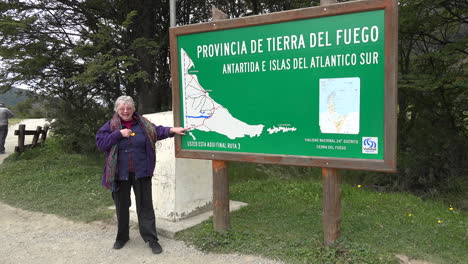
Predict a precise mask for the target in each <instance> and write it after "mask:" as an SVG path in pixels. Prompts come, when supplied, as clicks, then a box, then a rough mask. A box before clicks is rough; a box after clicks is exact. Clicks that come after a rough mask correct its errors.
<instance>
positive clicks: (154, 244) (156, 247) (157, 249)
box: [148, 241, 162, 254]
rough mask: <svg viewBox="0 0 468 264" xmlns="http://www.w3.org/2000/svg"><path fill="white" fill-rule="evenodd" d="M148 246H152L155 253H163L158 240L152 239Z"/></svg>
mask: <svg viewBox="0 0 468 264" xmlns="http://www.w3.org/2000/svg"><path fill="white" fill-rule="evenodd" d="M148 246H149V247H150V248H151V251H153V254H161V252H162V247H161V245H160V244H159V242H158V241H150V242H149V243H148Z"/></svg>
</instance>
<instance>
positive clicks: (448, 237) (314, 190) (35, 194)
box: [0, 138, 468, 264]
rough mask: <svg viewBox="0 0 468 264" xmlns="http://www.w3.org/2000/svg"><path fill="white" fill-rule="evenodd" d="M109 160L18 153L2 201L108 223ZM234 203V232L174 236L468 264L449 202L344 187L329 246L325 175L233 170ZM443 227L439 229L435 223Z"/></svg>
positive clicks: (234, 247)
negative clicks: (104, 178)
mask: <svg viewBox="0 0 468 264" xmlns="http://www.w3.org/2000/svg"><path fill="white" fill-rule="evenodd" d="M103 164H104V160H103V155H102V154H99V155H91V156H84V155H77V154H67V153H64V152H63V151H62V148H61V146H60V144H59V142H58V141H57V140H56V139H54V138H50V139H49V140H48V141H47V146H46V147H43V148H39V149H34V150H31V151H27V152H25V153H24V154H22V155H20V156H19V155H17V154H14V155H12V156H10V157H9V158H7V160H6V161H5V163H4V164H2V165H0V199H1V200H2V201H3V202H6V203H8V204H10V205H12V206H15V207H19V208H23V209H27V210H33V211H39V212H44V213H52V214H56V215H59V216H63V217H66V218H69V219H72V220H77V221H85V222H90V221H94V220H104V219H108V218H110V217H111V216H112V215H113V214H114V212H113V210H109V209H107V208H108V207H109V206H110V205H112V199H111V197H110V193H109V192H108V191H106V190H105V189H104V188H102V187H101V186H100V181H101V173H102V170H103ZM229 178H230V199H232V200H237V201H242V202H246V203H248V206H246V207H244V208H242V209H240V210H239V211H236V212H233V213H231V215H230V220H231V226H232V228H231V229H230V230H229V231H228V232H225V233H217V232H214V231H213V224H212V220H211V219H210V220H209V221H206V222H204V223H202V224H200V225H198V226H196V227H193V228H191V229H188V230H185V231H183V232H180V233H178V234H177V239H180V240H184V241H186V242H187V243H189V244H192V245H194V246H196V247H197V248H199V249H201V250H204V251H210V252H225V253H227V252H236V253H239V254H255V255H262V256H264V257H267V258H274V259H281V260H283V261H285V262H286V263H293V264H294V263H318V264H324V263H334V264H335V263H359V264H360V263H376V264H377V263H378V264H380V263H398V261H397V259H396V257H395V254H404V255H407V256H409V257H410V258H416V259H422V260H427V261H430V262H431V263H434V264H436V263H446V264H456V263H466V260H467V259H468V216H467V214H466V213H463V212H460V211H459V210H458V208H455V210H449V206H448V205H447V204H444V203H442V202H438V201H431V200H422V199H420V198H418V197H416V196H414V195H410V194H405V193H378V192H375V191H372V190H369V189H366V188H364V187H362V188H358V187H357V185H355V184H354V185H351V184H345V183H344V184H342V185H341V189H342V198H341V207H342V212H341V220H342V221H341V236H340V239H339V241H337V243H335V244H334V245H331V246H328V247H324V246H323V245H322V243H323V234H322V222H321V221H322V218H321V217H322V216H321V215H322V186H321V170H320V169H312V168H294V169H292V168H291V167H287V166H271V165H259V164H257V165H255V164H247V163H230V164H229ZM439 220H441V221H442V222H441V223H439V222H438V221H439Z"/></svg>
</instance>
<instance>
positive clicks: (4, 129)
mask: <svg viewBox="0 0 468 264" xmlns="http://www.w3.org/2000/svg"><path fill="white" fill-rule="evenodd" d="M7 134H8V125H6V126H0V153H3V152H5V139H6V137H7Z"/></svg>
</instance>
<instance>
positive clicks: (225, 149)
mask: <svg viewBox="0 0 468 264" xmlns="http://www.w3.org/2000/svg"><path fill="white" fill-rule="evenodd" d="M385 17H386V13H385V9H377V10H369V11H365V12H354V13H347V14H339V15H333V16H323V17H313V18H305V19H299V20H292V21H287V22H276V23H275V22H274V21H273V22H272V23H267V24H258V25H252V26H247V27H233V28H229V27H227V28H226V29H223V30H212V31H205V32H195V33H189V34H176V35H175V40H176V43H177V45H175V46H176V47H177V56H176V58H177V61H175V62H173V63H177V71H178V76H177V78H178V82H177V84H178V85H177V87H174V89H178V91H177V92H176V93H175V95H176V96H177V97H178V98H175V100H176V101H178V102H177V104H176V105H177V106H178V109H177V110H176V111H178V113H177V115H176V116H177V119H178V121H179V122H180V125H181V126H184V127H189V128H191V130H190V132H188V135H186V136H184V137H182V138H181V141H180V142H179V144H180V145H179V150H182V151H192V152H201V153H203V152H209V153H224V154H226V153H227V154H234V155H233V156H232V157H234V158H231V159H234V160H236V158H235V157H236V155H235V154H236V153H244V154H245V153H248V154H249V155H251V156H256V155H266V156H267V157H274V156H275V155H279V156H280V157H285V156H286V157H287V156H292V157H295V156H298V157H301V158H304V157H310V158H311V159H313V158H314V157H320V158H321V159H325V160H326V159H328V158H330V159H336V158H338V159H345V160H348V159H349V161H352V160H353V159H357V160H360V161H362V160H376V161H382V160H384V159H385V153H386V150H385V148H386V147H387V146H391V145H389V144H386V142H385V141H386V140H388V139H387V138H386V131H385V127H386V126H385V122H386V117H385V112H386V110H385V96H386V93H385V89H386V78H385V77H386V76H385V74H386V71H385V69H386V68H385V67H386V65H388V62H387V61H386V60H387V59H388V58H386V55H385V48H386V47H385V45H386V42H385V38H386V36H387V35H386V30H387V29H386V27H385V25H386V23H385ZM212 23H215V22H212ZM218 23H219V22H218ZM172 47H174V45H173V46H172ZM173 59H174V56H173ZM386 63H387V64H386ZM173 69H174V68H173ZM387 88H388V87H387ZM227 156H228V157H229V156H231V155H227ZM240 157H242V158H238V159H239V160H245V156H240ZM280 163H281V162H280ZM286 163H288V162H286ZM293 163H294V162H293ZM306 163H307V162H306ZM348 163H349V162H348ZM351 163H352V162H351ZM307 164H310V163H307ZM300 165H301V164H300ZM302 165H304V164H302ZM345 167H350V168H353V166H345ZM374 169H376V168H374ZM378 169H380V167H379V168H378ZM386 170H388V168H386Z"/></svg>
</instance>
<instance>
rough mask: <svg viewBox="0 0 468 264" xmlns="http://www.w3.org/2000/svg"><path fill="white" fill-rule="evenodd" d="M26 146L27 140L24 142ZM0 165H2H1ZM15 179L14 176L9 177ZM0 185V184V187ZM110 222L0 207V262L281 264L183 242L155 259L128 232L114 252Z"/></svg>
mask: <svg viewBox="0 0 468 264" xmlns="http://www.w3.org/2000/svg"><path fill="white" fill-rule="evenodd" d="M43 122H44V120H43V119H28V120H25V121H24V122H22V123H24V124H26V129H28V130H29V129H35V128H36V126H38V125H43ZM17 127H18V125H16V126H14V127H11V128H10V130H9V133H8V138H7V142H6V149H7V150H6V152H7V154H3V155H0V163H1V162H3V159H4V158H5V157H6V156H8V154H11V153H13V150H14V146H15V145H17V138H16V136H14V130H15V129H17ZM26 142H27V143H28V142H29V140H26ZM0 166H1V165H0ZM12 176H13V175H12ZM0 184H1V183H0ZM115 234H116V228H115V224H114V223H91V224H85V223H77V222H72V221H70V220H67V219H63V218H59V217H57V216H55V215H48V214H42V213H37V212H29V211H25V210H21V209H17V208H13V207H11V206H8V205H6V204H4V203H1V202H0V263H2V264H17V263H22V264H29V263H31V264H33V263H34V264H40V263H47V264H53V263H60V264H63V263H72V264H74V263H77V264H80V263H86V264H91V263H92V264H94V263H112V264H116V263H165V264H184V263H187V264H197V263H199V264H217V263H222V264H237V263H239V264H240V263H242V264H254V263H255V264H262V263H263V264H280V263H282V262H278V261H273V260H269V259H264V258H260V257H256V256H246V255H235V254H205V253H203V252H200V251H198V250H196V249H194V248H191V247H188V246H186V245H185V244H184V243H183V242H181V241H175V240H172V239H167V238H163V237H161V238H160V239H161V240H160V243H161V245H162V247H163V250H164V252H163V253H162V254H160V255H154V254H152V253H151V250H150V249H149V248H148V247H147V246H146V245H145V244H144V242H143V240H142V239H141V237H140V236H139V234H138V230H136V229H134V228H132V229H131V231H130V241H129V242H128V243H127V244H126V245H125V247H124V248H122V249H120V250H114V249H112V244H113V242H114V238H115Z"/></svg>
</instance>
